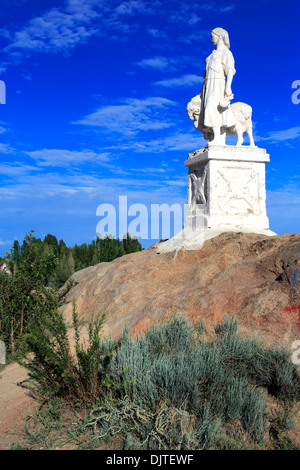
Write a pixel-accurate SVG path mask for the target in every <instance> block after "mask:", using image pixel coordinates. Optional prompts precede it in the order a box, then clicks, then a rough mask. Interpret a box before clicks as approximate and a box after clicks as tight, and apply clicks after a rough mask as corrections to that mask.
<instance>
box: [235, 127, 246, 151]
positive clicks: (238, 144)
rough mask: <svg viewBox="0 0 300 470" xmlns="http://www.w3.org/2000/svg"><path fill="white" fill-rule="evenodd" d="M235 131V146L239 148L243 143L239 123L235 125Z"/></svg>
mask: <svg viewBox="0 0 300 470" xmlns="http://www.w3.org/2000/svg"><path fill="white" fill-rule="evenodd" d="M235 130H236V134H237V137H238V140H237V143H236V145H237V147H240V146H241V145H243V142H244V137H243V129H242V126H241V125H240V124H239V123H237V124H236V126H235Z"/></svg>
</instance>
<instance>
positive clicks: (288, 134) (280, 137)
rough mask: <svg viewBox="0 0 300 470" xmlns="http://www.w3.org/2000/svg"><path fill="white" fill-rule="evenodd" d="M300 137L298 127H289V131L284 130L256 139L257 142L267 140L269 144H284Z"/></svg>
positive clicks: (299, 128)
mask: <svg viewBox="0 0 300 470" xmlns="http://www.w3.org/2000/svg"><path fill="white" fill-rule="evenodd" d="M298 137H300V127H299V126H296V127H291V128H290V129H284V130H280V131H272V132H269V133H268V135H267V136H266V137H262V136H261V137H256V140H257V141H260V140H269V141H271V142H274V143H275V142H285V141H289V140H294V139H297V138H298Z"/></svg>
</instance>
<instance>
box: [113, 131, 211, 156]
mask: <svg viewBox="0 0 300 470" xmlns="http://www.w3.org/2000/svg"><path fill="white" fill-rule="evenodd" d="M206 143H207V142H206V141H205V140H204V139H203V137H202V135H201V134H200V132H196V130H195V132H191V133H188V132H183V131H182V132H180V131H177V132H175V133H172V134H170V135H168V136H164V137H161V138H159V139H149V140H143V141H142V140H139V141H138V142H136V141H134V142H122V143H120V144H118V145H115V146H113V147H111V148H112V149H118V150H124V151H125V150H133V151H134V152H136V153H145V152H149V153H164V152H166V151H184V152H187V153H188V152H192V151H194V150H196V149H199V148H202V147H204V145H206Z"/></svg>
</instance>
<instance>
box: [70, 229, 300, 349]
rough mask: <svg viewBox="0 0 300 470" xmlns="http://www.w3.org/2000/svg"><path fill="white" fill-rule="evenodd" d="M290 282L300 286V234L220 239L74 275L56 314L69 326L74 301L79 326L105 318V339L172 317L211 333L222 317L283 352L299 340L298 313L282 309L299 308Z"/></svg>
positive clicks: (149, 253) (295, 287)
mask: <svg viewBox="0 0 300 470" xmlns="http://www.w3.org/2000/svg"><path fill="white" fill-rule="evenodd" d="M297 276H298V277H299V281H300V234H294V235H290V234H285V235H279V236H274V237H266V236H263V235H257V234H245V233H223V234H221V235H219V236H218V237H215V238H213V239H210V240H207V241H206V242H205V244H204V246H203V247H202V248H201V249H197V250H184V249H182V250H180V251H178V252H173V253H163V254H158V253H157V251H156V245H153V246H152V247H151V248H149V249H147V250H144V251H142V252H139V253H133V254H130V255H126V256H123V257H122V258H119V259H116V260H115V261H113V262H110V263H101V264H98V265H96V266H92V267H90V268H87V269H84V270H82V271H79V272H76V273H75V274H74V275H73V276H72V277H73V279H74V280H75V281H76V282H77V283H78V284H77V285H75V286H74V287H73V288H72V289H71V291H70V292H69V294H68V295H67V303H66V304H65V305H64V306H63V307H62V310H63V311H64V313H65V315H66V317H67V318H68V319H70V318H71V314H72V301H73V300H75V301H76V304H77V311H78V314H79V318H80V319H81V320H83V321H89V320H90V319H91V317H92V315H93V314H95V313H98V312H105V313H106V314H107V321H106V325H105V333H107V334H111V335H112V336H113V337H117V336H119V335H120V334H121V333H122V330H123V328H124V326H125V325H126V326H127V327H129V328H130V330H131V331H132V332H134V333H136V332H143V331H144V330H145V328H146V327H147V325H149V324H151V323H153V322H157V321H160V320H162V319H165V318H168V317H170V316H171V315H173V314H175V313H179V312H181V313H184V314H185V315H188V316H189V317H190V318H191V319H192V320H197V319H201V318H203V319H204V320H205V322H206V324H207V325H208V328H211V329H212V325H215V324H216V323H217V322H218V321H221V320H222V318H223V316H224V315H226V314H227V313H229V314H235V315H236V316H237V317H238V318H239V319H240V322H241V330H242V331H243V330H244V331H247V332H251V333H256V332H257V333H260V334H261V335H262V336H263V337H264V338H265V339H267V340H270V341H272V342H274V341H275V342H277V343H279V342H280V343H283V344H289V345H290V344H291V342H292V341H293V340H295V339H297V338H298V339H299V337H300V332H299V331H298V311H297V310H293V309H291V310H290V311H285V310H284V309H285V308H286V307H291V306H296V305H299V304H300V295H299V289H300V282H299V283H298V285H297ZM291 281H292V285H291Z"/></svg>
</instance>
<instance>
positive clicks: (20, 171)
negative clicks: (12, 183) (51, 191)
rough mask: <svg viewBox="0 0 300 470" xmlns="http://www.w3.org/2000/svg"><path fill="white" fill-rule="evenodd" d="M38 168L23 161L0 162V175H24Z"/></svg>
mask: <svg viewBox="0 0 300 470" xmlns="http://www.w3.org/2000/svg"><path fill="white" fill-rule="evenodd" d="M33 171H39V169H38V168H37V167H35V166H32V165H26V164H24V162H13V163H0V175H5V176H8V177H17V176H26V175H28V174H30V173H31V172H33Z"/></svg>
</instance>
